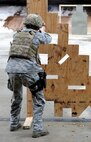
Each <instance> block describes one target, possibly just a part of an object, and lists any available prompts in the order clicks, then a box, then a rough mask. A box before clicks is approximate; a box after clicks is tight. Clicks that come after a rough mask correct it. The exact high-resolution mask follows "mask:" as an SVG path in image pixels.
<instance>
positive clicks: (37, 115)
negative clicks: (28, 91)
mask: <svg viewBox="0 0 91 142" xmlns="http://www.w3.org/2000/svg"><path fill="white" fill-rule="evenodd" d="M8 75H9V80H10V83H11V90H12V91H13V99H12V100H11V112H10V114H11V117H10V125H13V126H17V125H18V124H19V121H20V112H21V107H22V99H23V95H22V93H23V92H22V91H23V85H24V86H26V87H28V88H29V86H30V85H31V84H33V83H35V82H36V81H37V80H38V79H39V76H38V75H35V76H31V75H30V74H19V73H18V74H8ZM32 100H33V123H32V127H33V131H36V130H42V129H43V120H42V114H43V110H44V106H45V98H44V94H43V90H41V91H38V92H36V93H35V94H32Z"/></svg>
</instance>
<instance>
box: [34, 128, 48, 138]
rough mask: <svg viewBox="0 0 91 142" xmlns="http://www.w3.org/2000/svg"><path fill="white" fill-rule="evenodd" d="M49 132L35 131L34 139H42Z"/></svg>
mask: <svg viewBox="0 0 91 142" xmlns="http://www.w3.org/2000/svg"><path fill="white" fill-rule="evenodd" d="M48 134H49V132H48V131H47V130H39V131H33V133H32V138H37V137H42V136H46V135H48Z"/></svg>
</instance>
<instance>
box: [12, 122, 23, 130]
mask: <svg viewBox="0 0 91 142" xmlns="http://www.w3.org/2000/svg"><path fill="white" fill-rule="evenodd" d="M21 127H22V125H21V124H20V123H19V124H18V125H17V126H13V125H11V126H10V131H16V130H18V129H20V128H21Z"/></svg>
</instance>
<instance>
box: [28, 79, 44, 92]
mask: <svg viewBox="0 0 91 142" xmlns="http://www.w3.org/2000/svg"><path fill="white" fill-rule="evenodd" d="M29 89H30V91H31V92H32V93H36V92H38V91H41V90H43V84H42V83H41V80H38V81H36V83H34V84H33V85H31V86H30V87H29Z"/></svg>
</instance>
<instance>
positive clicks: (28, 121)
mask: <svg viewBox="0 0 91 142" xmlns="http://www.w3.org/2000/svg"><path fill="white" fill-rule="evenodd" d="M32 120H33V117H27V118H26V120H25V122H24V124H23V129H30V127H31V125H32Z"/></svg>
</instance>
